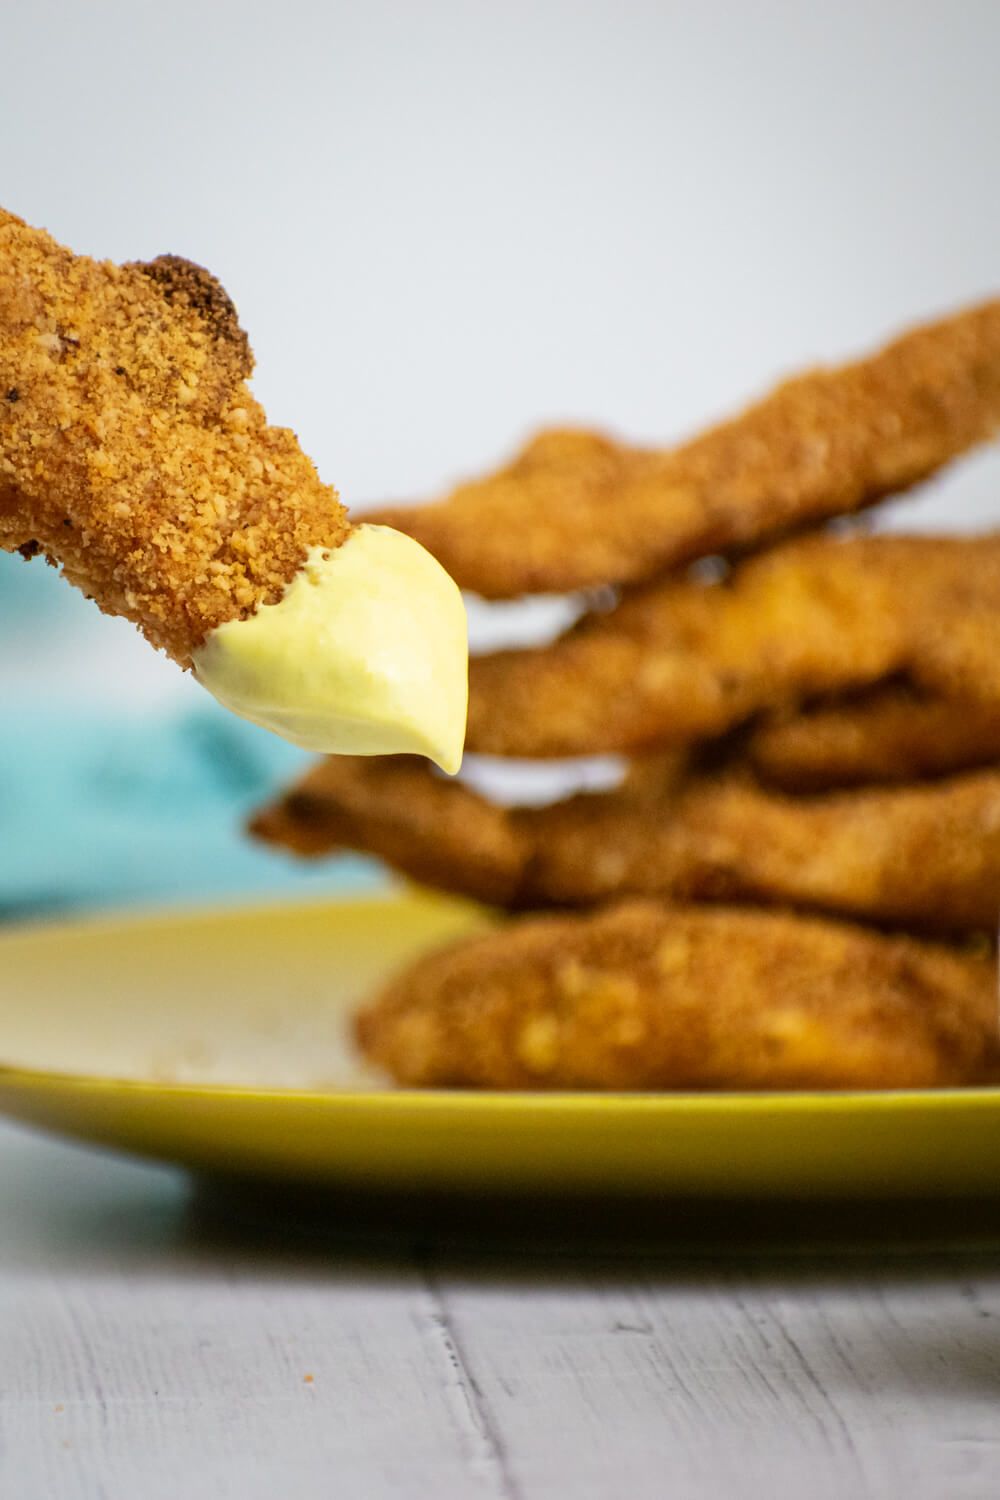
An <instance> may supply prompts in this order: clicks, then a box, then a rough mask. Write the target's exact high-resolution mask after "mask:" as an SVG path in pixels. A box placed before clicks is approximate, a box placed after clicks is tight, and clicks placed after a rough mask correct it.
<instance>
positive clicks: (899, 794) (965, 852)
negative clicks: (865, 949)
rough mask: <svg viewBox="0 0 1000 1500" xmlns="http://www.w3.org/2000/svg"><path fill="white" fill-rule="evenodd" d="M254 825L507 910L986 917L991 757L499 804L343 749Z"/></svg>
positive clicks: (997, 862) (928, 919)
mask: <svg viewBox="0 0 1000 1500" xmlns="http://www.w3.org/2000/svg"><path fill="white" fill-rule="evenodd" d="M658 772H659V774H658ZM252 829H253V832H254V833H255V834H256V835H257V836H258V837H259V838H263V839H265V840H267V841H268V842H270V843H274V844H281V845H284V846H285V847H288V848H291V849H293V850H295V851H296V852H298V853H301V854H307V855H314V856H315V855H320V854H324V853H329V852H330V851H332V850H334V849H337V848H349V849H355V850H360V851H363V852H365V853H369V854H374V855H377V856H379V857H380V858H381V859H384V860H386V861H387V862H388V863H389V864H391V865H392V866H394V868H396V869H397V870H399V871H401V872H402V873H403V874H405V875H407V876H409V877H410V878H411V879H414V880H418V881H422V882H423V883H425V884H427V885H434V886H438V887H440V888H442V889H444V890H448V891H453V892H457V893H458V894H460V895H464V896H471V897H473V898H475V899H477V900H480V901H485V902H489V903H491V904H492V905H495V906H505V907H509V908H511V909H518V908H533V907H534V908H538V907H548V906H595V905H598V904H600V903H601V902H605V901H609V900H615V899H619V898H621V897H624V896H656V897H659V898H663V899H665V900H680V901H706V902H707V901H713V902H718V901H725V902H731V901H738V902H748V903H751V904H761V905H780V906H788V907H793V908H798V909H801V910H806V911H821V912H829V913H833V914H838V915H843V916H853V917H858V918H862V917H863V918H867V919H868V920H870V921H874V922H879V923H882V924H891V925H894V926H900V927H907V928H910V929H912V930H917V931H938V932H960V931H968V930H972V929H987V930H989V931H992V930H993V929H994V928H995V926H996V920H997V913H998V912H1000V770H996V769H993V770H990V771H979V772H970V773H966V774H965V775H962V776H955V777H952V778H950V779H945V780H941V781H937V782H931V783H928V784H926V785H917V786H908V787H901V788H900V787H893V788H886V787H879V788H868V789H863V790H857V789H856V790H852V791H844V792H839V793H835V794H833V793H831V794H827V795H822V796H811V797H793V796H787V795H785V794H782V793H780V792H775V791H768V790H766V789H764V788H763V787H761V786H759V785H758V784H756V783H755V782H754V781H753V780H752V779H751V778H749V777H748V776H746V775H744V774H741V773H740V772H738V771H736V772H733V771H729V772H723V773H699V772H697V771H695V772H692V773H691V774H690V775H689V776H688V777H686V778H685V777H683V776H680V775H679V773H678V771H677V767H676V763H675V762H669V761H668V762H667V763H666V765H665V766H664V767H663V768H662V770H661V769H660V768H659V766H658V763H656V762H651V763H649V764H648V765H645V766H641V767H639V769H638V771H637V772H635V773H633V775H632V776H631V777H630V778H629V779H627V780H626V781H625V783H624V784H623V785H622V786H621V787H618V788H616V789H615V790H613V791H610V792H600V793H582V794H580V795H578V796H575V797H570V798H567V799H566V800H564V801H561V802H555V803H553V804H551V805H549V806H542V807H514V808H505V807H498V806H497V805H495V804H494V803H492V802H490V801H489V800H488V799H487V798H485V797H483V796H481V795H480V794H479V793H477V792H475V791H473V790H472V789H471V788H470V787H468V786H464V785H462V784H461V783H460V782H446V781H444V780H442V779H441V778H440V777H438V776H436V775H435V774H434V773H433V772H431V771H430V769H429V768H428V767H427V765H426V763H424V762H422V761H419V760H417V759H414V758H410V757H398V758H382V759H378V760H368V761H364V760H360V759H355V760H352V759H350V758H346V757H345V758H338V759H336V760H327V761H324V762H322V763H321V764H320V765H318V766H317V767H316V768H315V769H314V770H312V771H311V772H309V773H308V775H307V776H306V777H305V779H304V780H303V781H302V782H301V783H300V784H299V785H298V786H297V787H294V788H293V789H292V790H291V791H290V792H288V793H287V794H286V795H285V796H284V797H283V798H282V799H280V801H278V802H277V803H275V804H274V805H273V806H271V807H269V808H266V809H264V810H263V811H262V812H261V813H259V814H258V815H257V817H256V818H255V820H254V822H253V824H252Z"/></svg>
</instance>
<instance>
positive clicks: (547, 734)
mask: <svg viewBox="0 0 1000 1500" xmlns="http://www.w3.org/2000/svg"><path fill="white" fill-rule="evenodd" d="M998 599H1000V534H997V533H993V534H989V535H986V536H977V537H961V538H956V537H939V536H906V537H904V536H855V537H851V538H849V539H843V538H836V537H830V536H819V537H811V538H808V539H805V540H799V541H796V542H789V543H785V545H784V546H782V547H778V548H775V549H774V551H772V552H768V553H764V554H762V555H760V556H757V557H754V558H750V559H749V560H747V561H745V562H743V563H742V564H740V566H739V567H737V568H735V569H734V570H733V572H732V574H731V575H730V576H729V577H728V578H727V579H726V580H725V581H723V582H721V583H713V584H705V583H700V582H696V581H693V580H690V579H682V580H675V579H667V580H664V581H662V582H659V583H656V584H650V585H649V586H648V587H647V588H645V589H644V590H641V591H639V592H636V593H634V594H630V595H626V596H625V597H624V598H623V600H622V601H621V603H620V604H618V605H617V606H616V607H615V608H614V609H612V610H611V611H609V612H608V613H606V614H597V613H594V614H590V615H586V616H584V618H583V619H582V620H581V621H580V622H579V623H578V624H577V625H575V626H574V627H573V628H572V629H571V630H570V631H568V632H567V633H566V634H565V635H564V636H562V637H561V638H560V639H559V640H558V641H556V642H555V643H553V644H552V645H549V646H545V647H534V648H530V649H527V650H514V651H501V652H497V653H494V654H492V655H488V656H481V657H478V658H476V659H474V660H473V661H472V663H471V664H470V701H469V729H468V738H467V742H466V743H467V747H468V749H469V750H470V751H481V752H483V753H486V754H494V755H511V756H541V757H546V756H550V757H551V756H565V755H590V754H596V753H601V752H607V751H637V750H644V749H654V748H658V747H660V746H663V745H678V744H685V743H690V742H692V741H694V740H699V739H706V738H711V737H713V736H717V735H721V734H724V733H725V732H726V731H727V730H730V729H732V728H733V727H735V726H736V725H738V724H740V723H742V722H743V721H745V720H746V719H748V718H749V717H750V716H751V715H752V714H755V713H758V712H760V711H762V710H771V709H780V708H786V707H789V706H794V705H796V704H799V703H801V702H803V701H806V700H808V699H810V698H817V697H821V696H825V695H832V694H835V693H843V692H847V691H850V690H852V689H855V688H860V687H866V686H869V685H872V684H875V683H878V682H880V681H882V680H884V679H885V678H887V677H890V676H893V675H896V674H899V673H906V674H907V675H908V676H909V677H910V678H911V679H912V681H913V682H914V683H915V684H916V685H917V686H918V687H919V688H921V689H923V690H925V691H927V692H928V693H930V694H932V695H939V696H941V697H945V698H955V699H959V700H963V701H967V702H971V703H978V704H981V705H983V706H984V707H987V706H996V707H1000V649H998V646H1000V629H998V618H1000V617H998V614H997V600H998Z"/></svg>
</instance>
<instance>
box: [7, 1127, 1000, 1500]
mask: <svg viewBox="0 0 1000 1500" xmlns="http://www.w3.org/2000/svg"><path fill="white" fill-rule="evenodd" d="M213 1203H215V1204H216V1207H215V1208H214V1210H213V1208H212V1205H213ZM199 1204H200V1206H199ZM256 1213H257V1215H258V1222H256V1223H255V1222H254V1221H253V1218H252V1216H251V1217H250V1218H241V1217H239V1216H236V1217H231V1218H230V1219H229V1222H228V1224H227V1216H230V1215H231V1209H230V1207H229V1206H228V1205H227V1202H226V1200H225V1199H222V1200H216V1199H215V1198H214V1197H213V1193H212V1191H211V1190H206V1191H203V1192H202V1195H201V1198H200V1199H199V1198H197V1197H195V1198H192V1195H191V1190H190V1187H189V1185H188V1184H187V1182H186V1181H185V1179H184V1178H182V1177H180V1176H179V1175H176V1174H174V1173H172V1172H169V1171H166V1170H164V1169H159V1168H154V1167H145V1166H138V1165H133V1164H130V1163H125V1162H120V1161H116V1160H113V1159H110V1158H107V1157H103V1156H101V1155H98V1154H96V1153H89V1152H86V1151H83V1150H81V1149H77V1148H73V1147H70V1146H64V1145H61V1144H58V1143H55V1142H52V1141H48V1140H44V1139H42V1138H40V1137H34V1136H30V1135H28V1134H26V1133H23V1132H21V1131H20V1130H16V1129H14V1128H12V1127H8V1126H0V1497H2V1500H178V1497H184V1500H222V1497H232V1500H279V1497H285V1496H289V1497H296V1500H312V1497H317V1500H319V1497H323V1500H327V1497H333V1496H338V1497H339V1496H343V1497H351V1500H354V1497H358V1500H382V1497H411V1496H412V1497H420V1500H422V1497H425V1496H426V1497H431V1500H451V1497H455V1500H466V1497H477V1496H483V1497H489V1500H501V1497H503V1500H515V1497H517V1500H536V1497H537V1500H541V1497H550V1496H551V1497H569V1500H598V1497H600V1500H604V1497H612V1500H619V1497H620V1500H654V1497H655V1500H662V1497H671V1500H674V1497H678V1500H688V1497H692V1500H694V1497H697V1500H701V1497H704V1500H728V1497H732V1496H738V1497H758V1496H759V1497H761V1500H764V1497H767V1500H784V1497H788V1500H792V1497H794V1500H803V1497H807V1500H828V1497H829V1500H864V1497H872V1496H878V1497H884V1500H900V1497H905V1500H924V1497H926V1500H963V1497H984V1500H985V1497H989V1500H995V1497H996V1496H997V1495H998V1494H1000V1255H997V1254H994V1253H992V1252H991V1251H990V1250H989V1249H984V1248H980V1249H979V1250H977V1251H976V1252H975V1253H973V1252H972V1251H957V1250H954V1249H953V1250H951V1251H944V1252H939V1253H934V1254H930V1253H928V1252H926V1251H924V1252H921V1253H920V1254H918V1255H910V1256H906V1255H900V1254H898V1253H892V1254H890V1253H886V1252H879V1251H878V1250H874V1251H872V1250H870V1251H868V1252H866V1253H864V1254H861V1255H857V1254H847V1253H837V1254H834V1255H830V1254H829V1253H827V1254H825V1255H821V1256H810V1255H808V1254H803V1253H798V1254H796V1255H787V1254H783V1255H775V1254H770V1253H763V1252H761V1251H759V1250H758V1251H757V1252H754V1253H751V1252H749V1251H745V1250H741V1249H740V1248H739V1246H738V1244H737V1243H734V1240H733V1231H732V1226H730V1228H729V1230H728V1231H727V1232H726V1234H725V1235H720V1236H719V1240H720V1243H719V1244H718V1245H717V1247H716V1248H715V1249H714V1250H713V1249H712V1248H711V1246H710V1245H707V1244H706V1245H703V1246H701V1248H700V1249H698V1250H697V1251H695V1250H692V1249H690V1248H688V1250H686V1251H685V1252H684V1254H679V1253H678V1251H677V1246H676V1244H672V1242H671V1237H670V1235H669V1233H663V1234H662V1243H661V1245H660V1248H659V1249H657V1248H656V1247H655V1245H649V1244H647V1245H646V1246H645V1248H643V1249H641V1250H639V1251H636V1250H635V1249H634V1247H629V1246H627V1245H625V1246H623V1247H622V1251H621V1253H619V1254H617V1255H615V1254H611V1253H609V1252H608V1251H607V1250H606V1249H594V1248H593V1247H591V1249H590V1251H589V1253H586V1254H580V1253H578V1254H575V1255H567V1254H565V1253H557V1251H556V1250H554V1249H553V1248H552V1247H551V1246H550V1247H549V1249H547V1250H546V1251H544V1252H542V1251H539V1250H538V1249H537V1248H536V1249H531V1248H528V1242H529V1241H530V1227H529V1226H528V1225H523V1226H522V1228H521V1230H520V1231H519V1232H520V1234H521V1238H522V1241H523V1243H522V1246H521V1248H520V1249H517V1248H515V1245H514V1244H513V1243H512V1244H507V1245H501V1246H500V1248H498V1238H499V1237H500V1232H501V1229H502V1226H501V1224H500V1222H499V1220H498V1219H496V1218H494V1220H493V1225H492V1227H491V1225H490V1222H489V1216H488V1215H487V1218H486V1222H484V1223H483V1224H482V1225H481V1226H480V1231H479V1232H480V1234H481V1236H482V1241H481V1244H480V1245H479V1246H478V1247H477V1245H476V1243H475V1237H474V1233H473V1237H472V1238H470V1239H469V1240H468V1242H467V1243H466V1245H465V1248H464V1249H457V1248H455V1247H454V1246H452V1248H450V1249H449V1248H447V1247H445V1246H442V1245H441V1244H438V1245H436V1246H435V1244H434V1243H433V1240H430V1239H428V1237H427V1235H426V1234H425V1233H424V1232H423V1231H421V1232H417V1231H416V1230H412V1229H408V1228H406V1227H405V1225H401V1226H400V1227H399V1228H398V1229H397V1232H396V1233H395V1234H392V1233H386V1232H383V1234H382V1236H381V1238H380V1239H379V1240H377V1241H376V1240H372V1239H371V1238H366V1236H365V1234H364V1233H359V1232H358V1230H359V1225H358V1221H357V1218H356V1215H352V1216H351V1217H350V1218H349V1221H348V1223H347V1224H346V1226H345V1228H344V1230H342V1231H340V1232H338V1231H336V1230H334V1229H330V1228H329V1226H328V1227H327V1228H326V1229H325V1230H324V1232H322V1233H319V1232H310V1230H309V1228H308V1225H307V1226H306V1227H305V1229H303V1227H302V1225H301V1224H300V1225H299V1227H298V1228H297V1229H296V1230H295V1232H292V1230H291V1229H290V1228H288V1227H287V1226H286V1227H283V1226H282V1224H281V1223H280V1222H276V1223H274V1225H273V1227H272V1228H271V1229H270V1230H269V1229H268V1228H267V1225H266V1223H265V1219H266V1217H267V1215H269V1214H274V1210H272V1209H269V1208H268V1207H267V1206H266V1205H261V1204H258V1205H257V1209H256ZM386 1219H388V1222H389V1223H390V1225H391V1221H392V1212H391V1208H390V1212H389V1214H388V1216H386V1215H385V1214H383V1230H384V1229H385V1223H386ZM608 1220H609V1222H608V1223H607V1224H606V1225H605V1228H606V1229H610V1231H611V1233H612V1236H613V1234H614V1230H615V1222H614V1220H615V1216H614V1213H613V1212H612V1211H609V1212H608ZM567 1229H568V1231H569V1233H568V1235H567V1237H568V1238H570V1239H572V1238H573V1233H574V1231H573V1218H572V1213H571V1212H570V1213H568V1214H567ZM348 1231H349V1232H348ZM657 1232H658V1233H659V1232H661V1231H657ZM723 1241H724V1243H723Z"/></svg>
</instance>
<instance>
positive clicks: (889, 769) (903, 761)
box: [745, 684, 1000, 792]
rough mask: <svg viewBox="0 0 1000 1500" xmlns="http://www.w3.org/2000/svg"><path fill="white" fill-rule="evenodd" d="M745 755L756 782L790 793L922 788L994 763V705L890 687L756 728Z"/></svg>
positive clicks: (999, 728)
mask: <svg viewBox="0 0 1000 1500" xmlns="http://www.w3.org/2000/svg"><path fill="white" fill-rule="evenodd" d="M745 748H746V755H747V758H748V760H749V762H750V764H751V765H752V766H753V768H754V770H755V771H756V773H757V774H758V776H760V777H761V779H762V780H764V781H766V782H767V783H769V784H770V785H773V786H778V787H782V788H784V790H786V791H790V792H822V791H828V790H830V789H831V788H834V787H846V786H856V785H863V784H866V783H867V784H871V783H879V782H883V783H885V782H901V781H914V780H920V779H921V778H922V777H924V776H941V775H947V774H948V773H949V772H955V771H962V770H966V769H969V768H972V767H976V766H988V765H993V764H996V763H997V762H1000V704H982V703H962V702H951V701H949V700H948V699H947V698H932V697H927V696H926V695H925V694H921V693H917V692H915V691H914V690H913V689H912V688H910V687H907V686H906V685H902V684H893V685H891V686H888V687H884V688H873V689H872V690H871V691H870V692H868V693H865V694H861V695H858V696H856V697H854V698H852V699H849V700H847V701H843V700H841V701H837V702H833V703H824V704H821V705H817V706H816V707H813V708H811V709H806V710H804V711H802V712H800V713H795V714H791V715H788V716H781V717H779V718H776V719H774V720H771V721H768V722H765V723H763V724H760V725H758V726H756V727H755V728H754V729H753V730H751V732H750V734H749V735H748V737H747V742H746V747H745Z"/></svg>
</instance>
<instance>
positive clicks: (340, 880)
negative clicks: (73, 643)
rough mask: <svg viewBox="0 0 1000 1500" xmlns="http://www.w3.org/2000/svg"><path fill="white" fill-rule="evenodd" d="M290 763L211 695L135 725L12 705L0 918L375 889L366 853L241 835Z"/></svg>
mask: <svg viewBox="0 0 1000 1500" xmlns="http://www.w3.org/2000/svg"><path fill="white" fill-rule="evenodd" d="M6 707H7V708H8V709H10V707H11V706H10V705H6ZM303 760H304V758H303V757H301V756H299V755H298V754H297V752H295V751H293V750H292V749H291V748H290V747H288V746H285V745H284V744H282V742H281V741H280V740H277V739H276V738H275V737H274V736H273V735H269V734H267V733H266V732H265V731H264V730H262V729H256V728H254V726H253V725H250V724H244V723H242V722H241V721H240V720H238V719H235V718H234V717H233V716H232V715H231V714H227V713H225V712H224V710H222V709H219V708H216V707H215V706H214V705H212V704H211V703H209V704H208V705H207V706H206V707H205V708H204V709H199V710H198V711H197V712H195V713H186V714H184V715H180V716H171V717H165V718H156V719H151V720H148V721H146V722H137V721H135V720H125V721H122V722H116V721H115V720H114V719H109V718H108V717H107V716H101V715H94V716H93V717H90V718H84V719H82V720H81V718H80V715H79V713H78V712H77V711H75V710H65V711H60V709H59V708H52V709H47V710H45V711H39V710H37V709H34V710H33V709H32V708H31V707H30V706H29V705H23V706H22V707H21V708H20V709H19V708H18V707H17V706H14V708H13V711H11V712H9V713H6V714H5V716H4V721H3V725H2V727H0V916H4V917H8V918H10V917H17V916H23V915H28V914H31V913H41V912H45V911H56V910H65V909H67V908H86V907H90V908H93V907H97V906H108V905H113V906H121V905H127V904H130V903H135V902H139V903H145V904H150V903H154V902H160V901H166V900H170V901H189V900H201V899H203V898H205V897H227V896H238V895H244V894H248V893H255V894H258V895H260V894H267V893H274V894H279V893H284V894H288V893H295V892H299V893H302V894H309V893H312V894H320V893H322V892H324V891H335V890H342V889H344V888H345V887H352V888H356V887H358V886H361V887H371V886H374V885H378V884H379V883H381V880H382V876H381V874H380V872H379V869H378V867H377V866H376V865H375V864H373V863H372V862H370V861H367V860H363V859H360V858H355V857H353V856H344V857H340V858H337V859H332V860H325V861H321V862H318V863H315V864H314V863H305V862H300V861H296V860H294V859H293V858H292V857H291V856H289V855H286V854H284V853H282V852H281V851H275V850H270V849H267V848H264V847H262V846H259V845H255V844H254V843H252V842H251V841H250V840H249V839H248V838H247V837H246V835H245V833H244V832H243V824H244V822H245V819H246V817H247V815H248V814H249V812H250V811H251V810H252V809H253V808H254V807H255V806H257V805H258V804H259V803H260V802H261V801H262V800H263V799H264V798H266V797H267V796H269V795H271V794H273V793H274V792H275V791H276V790H277V788H278V787H279V786H280V785H281V784H282V782H283V781H285V780H286V779H287V778H288V777H289V776H290V775H292V774H294V772H295V771H296V770H297V769H299V766H300V763H301V762H302V761H303Z"/></svg>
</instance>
